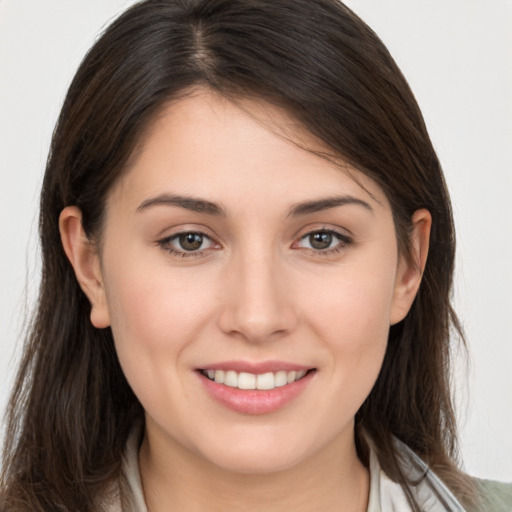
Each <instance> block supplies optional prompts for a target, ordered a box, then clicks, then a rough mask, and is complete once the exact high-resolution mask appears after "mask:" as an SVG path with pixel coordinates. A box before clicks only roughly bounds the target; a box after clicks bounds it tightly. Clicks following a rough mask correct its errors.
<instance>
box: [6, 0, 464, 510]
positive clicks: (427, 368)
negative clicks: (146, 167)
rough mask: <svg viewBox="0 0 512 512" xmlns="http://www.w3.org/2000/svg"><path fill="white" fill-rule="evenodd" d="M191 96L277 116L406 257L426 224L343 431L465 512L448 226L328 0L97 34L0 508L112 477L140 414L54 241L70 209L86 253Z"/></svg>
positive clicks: (345, 18) (432, 166)
mask: <svg viewBox="0 0 512 512" xmlns="http://www.w3.org/2000/svg"><path fill="white" fill-rule="evenodd" d="M195 87H204V88H207V89H210V90H212V91H215V92H217V93H219V94H221V95H223V96H225V97H227V98H228V99H232V100H233V101H236V100H237V99H243V98H248V97H249V98H254V99H258V100H263V101H267V102H271V103H272V104H274V105H278V106H280V107H282V108H284V109H285V110H286V112H288V113H289V115H290V116H291V117H292V118H294V119H295V120H297V121H298V122H299V124H300V125H301V126H303V127H304V128H305V130H306V131H307V132H308V133H310V134H311V135H313V136H314V137H316V138H318V139H320V140H321V141H323V143H325V145H326V146H327V147H329V148H330V150H332V153H333V154H334V155H336V156H337V157H341V159H342V160H343V161H345V162H347V163H348V164H350V165H352V166H354V167H355V168H356V169H358V170H359V171H361V172H363V173H364V174H366V175H367V176H369V177H370V178H372V179H373V180H374V181H375V182H376V183H377V184H379V185H380V187H381V188H382V189H383V191H384V192H385V194H386V196H387V198H388V199H389V202H390V204H391V207H392V212H393V219H394V223H395V229H396V233H397V240H398V245H399V248H400V250H401V251H402V252H403V253H405V254H408V247H409V233H410V230H411V217H412V214H413V213H414V212H415V211H416V210H418V209H420V208H426V209H427V210H428V211H429V212H430V213H431V215H432V230H431V238H430V250H429V255H428V260H427V264H426V268H425V270H424V274H423V279H422V284H421V286H420V289H419V291H418V294H417V296H416V298H415V301H414V303H413V305H412V308H411V310H410V311H409V313H408V315H407V316H406V318H405V319H404V320H403V321H401V322H400V323H399V324H397V325H394V326H392V327H391V328H390V331H389V340H388V347H387V352H386V355H385V358H384V362H383V366H382V370H381V372H380V374H379V377H378V379H377V382H376V384H375V386H374V388H373V389H372V391H371V393H370V395H369V396H368V398H367V399H366V401H365V402H364V403H363V405H362V407H361V408H360V410H359V411H358V413H357V415H356V420H355V432H356V445H357V447H358V450H359V454H360V457H361V458H362V460H363V461H365V458H366V457H367V445H366V442H365V439H366V438H369V439H371V442H372V445H373V446H374V449H375V450H376V454H377V456H378V459H379V462H380V464H381V466H382V467H383V469H384V471H385V472H386V473H387V475H388V476H389V477H390V478H391V479H393V480H395V481H397V482H399V483H401V484H402V485H403V486H404V488H405V489H406V491H407V492H408V497H409V500H410V501H411V506H412V507H413V510H419V507H418V505H417V504H415V503H414V499H413V497H412V494H411V493H410V492H409V491H408V489H409V486H410V485H412V483H411V482H408V481H407V478H406V476H405V475H404V474H403V472H402V470H401V466H400V456H399V453H398V450H397V447H396V443H394V442H393V438H394V437H396V438H398V439H400V440H401V441H403V442H404V443H406V444H407V445H408V446H409V447H410V448H411V449H412V450H413V451H414V452H415V453H416V454H417V455H418V456H420V457H421V458H422V459H423V460H424V461H425V462H426V463H427V464H428V465H429V467H431V468H432V469H433V470H434V471H435V472H437V474H438V475H439V476H440V477H441V478H442V479H443V480H444V481H445V483H446V484H447V485H448V486H449V487H450V488H451V489H452V490H453V492H454V493H455V495H456V496H457V497H458V498H459V499H460V500H461V501H462V502H463V503H470V502H471V500H472V487H471V483H470V480H469V479H468V478H467V477H466V476H465V475H464V474H463V473H462V472H461V471H460V470H459V469H458V466H457V438H456V425H455V418H454V411H453V407H452V398H451V393H450V386H449V379H450V334H451V333H456V334H457V333H458V334H459V335H460V336H457V338H460V339H462V340H463V337H462V333H461V329H460V325H459V323H458V321H457V318H456V316H455V314H454V312H453V309H452V307H451V304H450V293H451V287H452V274H453V266H454V251H455V240H454V228H453V219H452V213H451V207H450V201H449V197H448V193H447V190H446V186H445V182H444V178H443V174H442V170H441V167H440V163H439V161H438V158H437V156H436V154H435V151H434V149H433V147H432V144H431V141H430V138H429V135H428V133H427V129H426V127H425V123H424V121H423V118H422V115H421V112H420V110H419V108H418V105H417V103H416V101H415V99H414V96H413V94H412V92H411V90H410V89H409V86H408V84H407V82H406V80H405V79H404V77H403V75H402V74H401V72H400V70H399V69H398V67H397V65H396V64H395V62H394V61H393V59H392V57H391V56H390V55H389V53H388V51H387V49H386V48H385V46H384V44H383V43H382V42H381V41H380V39H379V38H378V37H377V36H376V34H375V33H374V32H373V31H372V30H371V29H370V28H369V27H368V26H367V25H366V24H365V23H364V22H362V21H361V20H360V19H359V18H358V17H357V16H356V15H355V14H354V13H352V12H351V11H350V10H349V9H348V8H347V7H345V6H344V5H343V4H342V3H341V2H339V1H338V0H251V1H247V0H147V1H144V2H140V3H138V4H136V5H134V6H133V7H131V8H130V9H129V10H127V11H126V12H125V13H124V14H122V15H121V16H120V17H119V18H118V19H117V20H116V21H114V22H113V23H112V25H111V26H110V27H109V28H107V30H106V31H105V32H104V33H103V35H102V36H101V37H100V38H99V39H98V41H97V42H96V43H95V44H94V46H93V47H92V48H91V50H90V51H89V52H88V54H87V55H86V57H85V58H84V60H83V62H82V64H81V65H80V67H79V69H78V71H77V73H76V76H75V77H74V79H73V81H72V83H71V86H70V88H69V91H68V94H67V97H66V99H65V101H64V104H63V107H62V111H61V114H60V117H59V120H58V123H57V126H56V129H55V132H54V134H53V139H52V143H51V148H50V152H49V157H48V162H47V167H46V173H45V177H44V182H43V186H42V193H41V203H40V219H39V225H40V239H41V245H42V281H41V287H40V292H39V299H38V305H37V312H36V314H35V315H34V319H33V322H32V323H31V324H30V327H29V334H28V336H27V339H26V343H25V349H24V353H23V356H22V361H21V365H20V368H19V373H18V375H17V379H16V382H15V387H14V391H13V394H12V397H11V400H10V403H9V407H8V421H7V426H6V437H5V447H4V468H3V473H2V480H1V489H2V490H1V497H0V508H2V510H3V509H4V508H5V509H6V510H12V511H28V510H30V511H32V512H33V511H46V510H70V511H71V510H73V511H74V510H80V511H84V512H86V511H92V510H97V506H98V505H97V503H96V499H97V497H98V496H99V495H101V493H102V492H104V491H105V490H106V489H107V488H108V486H109V485H110V484H111V483H112V482H113V481H114V480H115V479H116V478H117V477H118V476H119V473H120V465H121V458H122V453H123V451H124V447H125V443H126V440H127V437H128V434H129V432H130V430H131V428H132V426H133V425H134V423H135V422H137V421H140V420H141V419H142V418H143V409H142V406H141V404H140V403H139V402H138V400H137V398H136V397H135V395H134V394H133V392H132V390H131V389H130V387H129V385H128V383H127V381H126V379H125V377H124V375H123V372H122V370H121V368H120V365H119V362H118V360H117V356H116V353H115V349H114V343H113V338H112V333H111V331H110V329H109V328H107V329H96V328H94V327H93V326H92V325H91V323H90V320H89V316H90V304H89V302H88V300H87V298H86V296H85V295H84V293H83V292H82V291H81V289H80V287H79V285H78V283H77V281H76V279H75V276H74V273H73V270H72V267H71V265H70V263H69V262H68V260H67V258H66V256H65V254H64V251H63V248H62V245H61V240H60V234H59V227H58V218H59V214H60V213H61V211H62V210H63V208H64V207H66V206H68V205H77V206H78V207H79V208H80V209H81V211H82V214H83V227H84V230H85V232H86V234H87V236H88V237H90V239H91V240H94V239H97V238H98V237H99V236H100V233H101V226H102V221H103V213H104V207H105V201H106V198H107V195H108V193H109V191H110V189H111V187H112V185H113V184H114V183H115V182H116V180H118V179H119V177H120V175H122V173H123V169H124V168H125V167H126V163H127V161H128V160H129V158H130V156H131V154H132V152H133V150H134V148H135V146H136V144H137V142H138V141H139V140H140V137H142V135H143V134H144V132H145V130H147V128H148V125H149V123H150V122H151V121H152V120H153V119H154V118H155V116H156V115H157V114H158V112H160V111H161V110H162V108H163V107H164V106H165V105H166V104H168V103H169V101H172V100H174V99H177V98H180V97H182V96H183V95H184V94H186V93H187V91H190V90H192V89H193V88H195Z"/></svg>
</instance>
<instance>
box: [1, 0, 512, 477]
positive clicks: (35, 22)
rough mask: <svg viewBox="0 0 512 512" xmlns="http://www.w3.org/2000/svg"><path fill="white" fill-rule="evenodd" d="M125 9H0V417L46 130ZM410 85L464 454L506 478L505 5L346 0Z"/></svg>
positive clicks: (508, 102) (511, 190)
mask: <svg viewBox="0 0 512 512" xmlns="http://www.w3.org/2000/svg"><path fill="white" fill-rule="evenodd" d="M132 3H133V1H128V0H44V1H42V0H0V244H1V251H0V407H1V408H2V409H3V408H4V406H5V403H6V400H7V396H8V388H9V387H10V385H11V382H12V378H13V373H14V366H15V360H16V355H17V354H18V353H19V345H20V337H21V336H20V334H21V332H22V326H23V323H24V321H25V319H26V317H27V314H28V312H30V308H31V305H32V304H33V302H34V298H35V296H36V294H37V285H38V280H39V259H38V258H39V257H38V248H37V243H38V242H37V201H38V193H39V188H40V184H41V179H42V173H43V169H44V163H45V159H46V156H47V149H48V145H49V141H50V137H51V132H52V129H53V126H54V124H55V121H56V118H57V115H58V112H59V108H60V105H61V103H62V100H63V97H64V94H65V91H66V88H67V86H68V85H69V82H70V80H71V78H72V76H73V74H74V71H75V70H76V68H77V66H78V64H79V62H80V61H81V59H82V57H83V55H84V54H85V52H86V51H87V49H88V48H89V47H90V45H91V44H92V42H93V41H94V39H95V38H96V37H97V35H98V34H99V32H100V31H101V30H102V29H103V28H105V26H106V24H108V22H109V21H111V20H112V19H113V18H114V17H115V16H116V15H117V14H119V13H120V12H121V11H122V10H123V9H124V8H125V7H127V6H128V5H130V4H132ZM347 3H348V5H349V6H350V7H352V9H354V10H355V12H356V13H358V14H359V15H360V16H361V17H362V18H363V19H364V20H365V21H366V22H367V23H368V24H369V25H370V26H372V28H373V29H374V30H375V31H376V32H377V33H378V34H379V35H380V37H381V38H382V39H383V41H384V42H385V43H386V45H387V46H388V48H389V49H390V51H391V53H392V55H393V56H394V57H395V59H396V60H397V62H398V64H399V66H400V67H401V69H402V71H403V72H404V74H405V76H406V78H407V79H408V81H409V83H410V85H411V87H412V89H413V91H414V92H415V94H416V97H417V99H418V102H419V104H420V107H421V108H422V110H423V113H424V116H425V119H426V122H427V126H428V127H429V130H430V133H431V137H432V139H433V142H434V145H435V147H436V149H437V151H438V154H439V156H440V159H441V161H442V163H443V166H444V169H445V173H446V179H447V182H448V186H449V188H450V190H451V194H452V199H453V203H454V211H455V218H456V225H457V229H458V260H457V274H456V287H455V304H456V308H457V310H458V312H459V314H460V316H461V318H462V321H463V324H464V327H465V329H466V332H467V338H468V344H469V349H470V359H469V361H465V359H464V358H463V357H462V356H461V354H460V353H459V354H458V356H457V365H456V367H457V368H456V370H457V371H456V372H455V375H454V384H455V387H456V395H457V404H458V416H459V421H460V435H461V445H462V455H463V459H464V462H465V467H466V469H467V470H468V471H469V472H470V473H472V474H474V475H478V476H482V477H487V478H495V479H500V480H509V481H510V480H512V435H511V433H512V428H511V427H512V378H511V375H512V323H511V318H512V2H511V1H510V0H350V1H348V2H347Z"/></svg>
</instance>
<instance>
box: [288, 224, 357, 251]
mask: <svg viewBox="0 0 512 512" xmlns="http://www.w3.org/2000/svg"><path fill="white" fill-rule="evenodd" d="M351 244H352V238H351V237H348V236H347V235H344V234H342V233H339V232H338V231H333V230H330V229H319V230H318V231H310V232H309V233H306V234H305V235H304V236H303V237H302V238H301V239H300V240H299V241H298V242H297V244H296V245H295V247H296V248H303V249H309V250H310V251H314V252H316V253H318V254H319V255H327V254H333V253H336V252H339V251H341V250H342V249H345V248H348V247H349V246H350V245H351Z"/></svg>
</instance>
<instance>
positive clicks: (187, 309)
mask: <svg viewBox="0 0 512 512" xmlns="http://www.w3.org/2000/svg"><path fill="white" fill-rule="evenodd" d="M109 268H110V272H108V273H107V276H108V279H107V280H106V283H107V299H108V304H109V308H110V317H111V329H112V333H113V337H114V342H115V346H116V351H117V354H118V358H119V361H120V364H121V367H122V368H123V371H124V373H125V375H126V378H127V379H128V382H129V383H130V385H131V387H132V388H133V390H134V392H135V394H136V395H137V396H138V398H139V400H140V401H141V402H142V403H143V404H144V406H145V407H151V403H152V402H153V401H154V400H155V397H157V396H159V390H161V383H162V382H168V383H169V384H173V385H175V386H179V385H180V380H179V372H180V371H183V370H185V369H186V368H185V366H184V365H183V360H184V359H185V357H184V356H185V355H186V353H187V349H188V348H189V347H190V346H192V345H193V341H194V340H195V339H197V338H198V337H199V336H200V332H201V330H202V329H203V328H204V326H205V323H206V319H207V318H208V316H209V313H208V311H209V308H211V305H212V304H214V303H215V301H214V300H213V298H212V297H211V296H210V295H211V292H210V290H209V289H207V288H205V287H204V286H203V287H201V286H200V284H199V283H197V282H191V281H190V280H189V279H187V278H183V279H181V278H179V276H176V275H172V273H171V272H169V270H168V269H167V271H166V269H163V268H161V267H158V266H154V265H153V266H146V265H139V264H137V262H136V261H134V260H133V259H132V260H125V261H124V262H116V264H115V265H110V267H109ZM180 363H181V364H180Z"/></svg>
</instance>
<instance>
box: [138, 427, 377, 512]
mask: <svg viewBox="0 0 512 512" xmlns="http://www.w3.org/2000/svg"><path fill="white" fill-rule="evenodd" d="M166 444H168V443H166ZM169 461H171V462H169ZM139 465H140V471H141V478H142V483H143V488H144V495H145V500H146V503H147V506H148V511H149V512H163V511H166V510H169V508H168V507H169V504H172V506H173V509H174V510H180V511H183V512H206V511H208V512H216V511H219V512H221V511H222V512H239V511H240V512H241V511H244V512H256V511H258V512H260V511H261V510H265V511H266V512H283V511H288V510H294V511H295V512H297V511H298V512H310V511H311V510H322V511H325V512H331V511H332V512H334V511H336V512H339V511H340V510H343V511H346V512H365V511H366V510H367V506H368V494H369V474H368V471H367V469H366V468H365V467H364V466H363V464H362V463H361V462H360V460H359V458H358V457H357V453H356V450H355V445H354V441H353V435H352V436H351V437H350V441H347V440H345V439H344V438H341V439H335V440H333V441H332V442H331V443H329V444H328V445H327V446H325V447H324V449H322V451H321V453H317V454H315V455H314V456H312V457H310V458H308V459H307V460H305V461H301V462H299V463H297V464H296V465H294V466H292V467H290V468H287V469H284V470H280V471H276V472H273V473H264V474H261V473H259V474H245V473H242V474H241V473H237V472H232V471H229V470H227V469H224V468H220V467H218V466H216V465H214V464H212V463H211V462H209V461H205V460H204V459H202V458H201V457H200V456H198V455H197V454H195V453H192V452H191V451H189V450H188V449H187V448H184V447H183V446H181V445H176V444H175V445H174V446H167V447H165V446H162V444H161V443H159V442H153V441H152V440H151V439H148V436H146V437H145V438H144V442H143V444H142V447H141V450H140V454H139Z"/></svg>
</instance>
